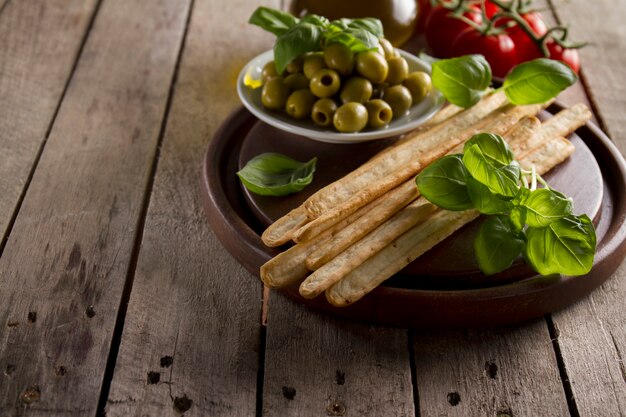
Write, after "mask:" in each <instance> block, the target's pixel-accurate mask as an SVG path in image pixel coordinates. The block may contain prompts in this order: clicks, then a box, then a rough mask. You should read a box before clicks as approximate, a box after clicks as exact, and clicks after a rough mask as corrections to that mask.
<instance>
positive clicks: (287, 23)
mask: <svg viewBox="0 0 626 417" xmlns="http://www.w3.org/2000/svg"><path fill="white" fill-rule="evenodd" d="M298 22H299V19H298V18H297V17H295V16H293V15H291V14H289V13H286V12H282V11H280V10H276V9H270V8H269V7H259V8H257V9H256V10H255V11H254V13H252V16H250V20H248V23H251V24H253V25H257V26H259V27H261V28H262V29H265V30H267V31H268V32H271V33H273V34H274V35H276V36H280V35H282V34H283V33H285V32H287V31H288V30H289V29H291V28H292V27H293V26H295V25H296V24H297V23H298Z"/></svg>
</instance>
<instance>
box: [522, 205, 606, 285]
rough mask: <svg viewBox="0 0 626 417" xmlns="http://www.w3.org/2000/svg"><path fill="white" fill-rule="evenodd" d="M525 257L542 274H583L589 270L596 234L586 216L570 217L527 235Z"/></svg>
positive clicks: (536, 228)
mask: <svg viewBox="0 0 626 417" xmlns="http://www.w3.org/2000/svg"><path fill="white" fill-rule="evenodd" d="M526 237H527V243H526V248H525V249H524V258H525V259H526V262H527V263H528V264H529V265H531V266H532V267H533V268H534V269H535V270H536V271H537V272H539V273H540V274H542V275H551V274H566V275H574V276H576V275H584V274H586V273H588V272H589V271H590V270H591V267H592V265H593V258H594V254H595V248H596V233H595V229H594V227H593V224H592V223H591V220H590V219H589V217H587V216H586V215H584V214H583V215H582V216H574V215H569V216H567V217H563V218H561V219H559V220H557V221H554V222H552V223H550V224H549V225H548V226H545V227H531V228H529V229H528V230H527V232H526Z"/></svg>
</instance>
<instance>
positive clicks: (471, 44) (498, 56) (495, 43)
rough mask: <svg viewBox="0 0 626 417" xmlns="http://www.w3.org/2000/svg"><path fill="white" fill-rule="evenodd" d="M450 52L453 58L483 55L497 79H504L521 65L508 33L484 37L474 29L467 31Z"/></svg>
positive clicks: (453, 44) (455, 42)
mask: <svg viewBox="0 0 626 417" xmlns="http://www.w3.org/2000/svg"><path fill="white" fill-rule="evenodd" d="M450 52H451V53H452V54H453V56H461V55H468V54H481V55H483V56H484V57H485V59H486V60H487V62H489V65H490V66H491V72H492V73H493V75H494V76H496V77H504V76H505V75H506V74H507V73H508V72H509V70H510V69H511V68H513V67H514V66H515V65H516V64H518V63H519V60H518V56H517V48H516V46H515V43H513V40H512V39H511V37H510V36H509V35H508V34H506V33H499V34H494V35H483V34H482V33H480V32H479V31H477V30H476V29H474V28H469V29H465V30H464V31H463V32H461V33H460V34H459V36H457V38H456V39H455V40H454V42H453V43H452V46H451V48H450Z"/></svg>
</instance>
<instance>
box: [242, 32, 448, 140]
mask: <svg viewBox="0 0 626 417" xmlns="http://www.w3.org/2000/svg"><path fill="white" fill-rule="evenodd" d="M273 58H274V55H273V51H272V50H269V51H266V52H264V53H262V54H260V55H258V56H257V57H255V58H254V59H252V60H251V61H250V62H249V63H248V64H247V65H246V66H245V67H244V68H243V69H242V70H241V72H240V74H239V78H238V80H237V92H238V94H239V97H240V99H241V101H242V102H243V104H244V106H245V107H246V108H247V109H248V110H249V111H250V112H251V113H252V114H253V115H255V116H256V117H257V118H259V119H260V120H262V121H263V122H265V123H267V124H269V125H272V126H274V127H276V128H278V129H282V130H285V131H288V132H290V133H293V134H296V135H301V136H305V137H307V138H310V139H314V140H318V141H322V142H329V143H358V142H364V141H369V140H376V139H383V138H388V137H391V136H397V135H401V134H403V133H406V132H408V131H411V130H413V129H415V128H417V127H418V126H420V125H421V124H423V123H425V122H426V121H427V120H428V119H430V118H431V117H432V116H433V115H434V114H435V113H436V112H437V111H438V110H439V109H440V108H441V107H442V106H443V104H444V98H443V96H442V94H441V93H440V92H439V91H437V90H436V89H435V88H433V87H432V84H431V81H430V70H431V69H430V65H429V64H428V63H426V62H425V61H423V60H421V59H419V58H418V57H416V56H414V55H412V54H410V53H408V52H405V51H402V50H399V49H395V48H393V47H392V46H391V45H390V44H388V42H381V48H379V50H378V51H366V52H360V53H357V54H353V53H351V52H349V51H347V50H346V49H345V47H343V45H341V44H330V45H328V46H327V47H326V48H325V50H324V51H319V52H311V53H307V54H305V55H303V56H301V57H299V58H298V59H296V60H294V61H292V62H291V63H290V64H289V65H288V66H287V68H286V70H285V71H284V73H283V74H277V72H276V67H275V65H274V61H273Z"/></svg>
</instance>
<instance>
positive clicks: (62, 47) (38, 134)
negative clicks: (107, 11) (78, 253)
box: [0, 0, 97, 252]
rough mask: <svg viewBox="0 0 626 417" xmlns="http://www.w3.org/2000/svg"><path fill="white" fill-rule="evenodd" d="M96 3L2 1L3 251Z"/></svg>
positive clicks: (77, 0)
mask: <svg viewBox="0 0 626 417" xmlns="http://www.w3.org/2000/svg"><path fill="white" fill-rule="evenodd" d="M96 4H97V0H87V1H83V0H72V1H65V0H52V1H45V2H41V1H36V0H20V1H13V2H10V1H9V0H6V2H5V1H2V2H0V100H1V103H0V145H1V146H2V162H1V163H0V195H1V196H2V198H0V239H2V240H0V252H1V251H2V247H3V246H4V242H5V239H6V237H7V233H8V231H9V230H8V229H9V227H10V223H11V219H12V217H13V215H14V213H15V210H16V209H17V208H18V206H19V203H20V198H21V196H22V193H23V191H24V188H25V187H26V185H27V183H28V181H29V177H30V174H31V171H32V168H33V164H35V163H36V161H37V159H38V156H39V152H40V148H41V147H42V145H43V143H44V142H45V139H46V137H47V134H48V130H49V128H50V125H51V123H52V121H53V119H54V116H55V112H56V109H57V106H58V105H59V102H60V100H61V98H62V95H63V91H64V89H65V85H66V83H67V82H68V80H69V78H70V76H71V74H72V67H73V65H74V62H75V60H76V58H77V55H78V53H79V51H80V48H81V45H82V43H83V39H84V37H85V32H86V30H87V27H88V25H89V22H90V20H91V16H92V14H93V13H94V11H95V9H96Z"/></svg>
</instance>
